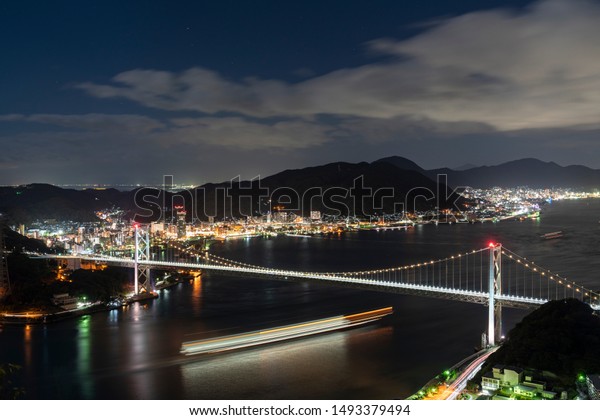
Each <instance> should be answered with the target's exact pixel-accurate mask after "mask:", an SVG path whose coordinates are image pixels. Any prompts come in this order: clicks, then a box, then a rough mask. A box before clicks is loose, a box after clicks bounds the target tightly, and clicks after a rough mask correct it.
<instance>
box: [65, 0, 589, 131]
mask: <svg viewBox="0 0 600 420" xmlns="http://www.w3.org/2000/svg"><path fill="white" fill-rule="evenodd" d="M598 39H600V5H599V4H598V3H595V2H591V1H584V0H547V1H542V2H538V3H534V4H533V5H531V6H529V7H527V8H526V9H523V10H520V11H511V10H491V11H482V12H474V13H469V14H465V15H462V16H458V17H454V18H449V19H446V20H443V21H441V22H438V23H436V24H433V25H431V26H428V28H427V29H426V30H424V32H422V33H420V34H418V35H416V36H414V37H413V38H410V39H407V40H401V41H397V40H392V39H380V40H374V41H372V42H370V43H368V44H367V46H368V48H369V49H370V50H371V51H375V52H377V53H380V54H386V55H388V56H391V57H392V60H391V61H390V60H384V61H382V62H377V63H373V64H369V65H364V66H361V67H355V68H344V69H339V70H337V71H333V72H331V73H329V74H325V75H322V76H318V77H313V78H310V79H307V80H304V81H301V82H298V83H289V82H286V81H283V80H265V79H259V78H255V77H248V78H245V79H243V80H239V81H234V80H229V79H226V78H225V77H223V76H221V75H220V74H219V73H217V72H215V71H211V70H207V69H204V68H192V69H189V70H186V71H183V72H180V73H175V72H168V71H157V70H142V69H137V70H130V71H126V72H123V73H120V74H118V75H117V76H115V77H114V78H113V79H112V81H111V83H108V84H96V83H91V82H86V83H81V84H79V85H77V86H78V88H80V89H82V90H84V91H86V92H87V93H89V94H91V95H93V96H96V97H99V98H127V99H130V100H132V101H135V102H137V103H139V104H142V105H144V106H146V107H151V108H159V109H164V110H170V111H197V112H201V113H207V114H217V113H219V112H229V113H237V114H241V115H245V116H252V117H256V118H266V117H297V118H308V117H312V116H314V115H319V114H330V115H338V116H346V115H348V116H354V117H363V118H379V119H385V118H396V117H402V116H407V115H409V116H416V117H419V118H428V119H432V120H438V121H446V122H465V121H472V122H477V123H483V124H486V125H490V126H493V127H495V128H497V129H499V130H517V129H527V128H549V127H562V126H572V125H577V124H593V123H597V122H598V120H600V112H599V111H598V110H599V109H600V49H598V45H597V40H598Z"/></svg>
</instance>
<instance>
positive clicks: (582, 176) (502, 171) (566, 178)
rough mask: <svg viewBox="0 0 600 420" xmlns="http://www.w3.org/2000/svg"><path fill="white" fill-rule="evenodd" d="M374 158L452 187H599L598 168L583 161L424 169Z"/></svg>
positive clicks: (395, 158) (399, 160)
mask: <svg viewBox="0 0 600 420" xmlns="http://www.w3.org/2000/svg"><path fill="white" fill-rule="evenodd" d="M376 162H387V163H391V164H392V165H395V166H397V167H398V168H401V169H405V170H411V171H416V172H419V173H421V174H423V175H425V176H427V177H429V178H430V179H436V177H437V175H438V174H445V175H447V176H448V184H449V185H451V186H453V187H459V186H470V187H475V188H491V187H517V186H528V187H531V188H551V187H563V188H564V187H568V188H600V170H598V169H591V168H588V167H587V166H582V165H569V166H560V165H558V164H557V163H554V162H543V161H541V160H539V159H533V158H526V159H519V160H514V161H510V162H506V163H502V164H499V165H494V166H476V167H470V166H471V165H468V166H466V167H467V169H463V170H457V169H450V168H438V169H429V170H426V169H423V168H421V167H420V166H419V165H417V164H416V163H414V162H413V161H411V160H408V159H406V158H403V157H400V156H390V157H386V158H383V159H379V160H378V161H376Z"/></svg>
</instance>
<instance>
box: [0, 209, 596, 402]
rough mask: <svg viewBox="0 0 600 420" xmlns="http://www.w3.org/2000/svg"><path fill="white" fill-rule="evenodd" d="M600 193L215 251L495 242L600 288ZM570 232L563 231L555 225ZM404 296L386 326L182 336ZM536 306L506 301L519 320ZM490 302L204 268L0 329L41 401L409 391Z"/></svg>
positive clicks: (455, 247)
mask: <svg viewBox="0 0 600 420" xmlns="http://www.w3.org/2000/svg"><path fill="white" fill-rule="evenodd" d="M599 219H600V200H586V201H578V202H562V203H554V204H552V205H551V206H548V207H547V208H546V209H545V211H544V213H543V214H542V217H541V219H540V220H527V221H525V222H505V223H497V224H492V223H487V224H476V225H452V226H446V225H443V226H442V225H440V226H437V227H436V226H420V227H417V228H415V229H412V230H409V231H406V232H404V231H400V232H399V231H389V232H357V233H349V234H344V235H341V236H339V237H338V236H335V237H329V238H321V237H315V238H291V237H283V238H276V239H259V238H256V239H250V240H246V239H239V240H232V241H227V242H225V243H223V244H219V245H217V246H215V248H214V249H213V252H214V253H216V254H219V255H223V256H227V257H229V258H232V259H237V260H241V261H247V262H251V263H256V264H261V265H267V266H273V267H282V268H283V267H285V268H297V269H301V270H315V271H317V270H324V271H325V270H331V271H347V270H354V269H367V268H377V267H387V266H394V265H400V264H405V263H410V262H417V261H421V260H424V259H431V258H438V257H445V256H448V255H452V254H455V253H458V252H461V251H465V250H471V249H474V248H481V247H483V246H485V244H486V243H487V242H488V241H490V240H495V241H500V242H502V243H503V244H504V245H505V246H506V247H508V248H509V249H511V250H513V251H515V252H517V253H519V254H521V255H524V256H527V257H529V258H530V259H531V260H533V261H535V262H536V263H538V264H540V265H541V266H545V267H548V268H550V269H552V270H554V271H555V272H558V273H560V274H562V275H565V276H567V277H568V278H569V279H571V280H573V281H576V282H579V283H581V284H583V285H586V286H589V287H595V288H600V279H599V276H598V273H600V258H599V256H600V242H599V241H598V237H599V236H598V235H599V233H600V224H599V223H598V221H599ZM555 230H563V231H565V236H564V237H563V238H561V239H558V240H553V241H544V240H541V239H540V238H539V236H540V235H541V234H543V233H547V232H552V231H555ZM387 305H392V306H394V308H395V311H396V312H395V314H394V315H393V316H392V318H391V319H389V321H388V322H387V323H384V324H382V325H373V326H369V327H365V328H359V329H354V330H350V331H344V332H336V333H331V334H327V335H322V336H316V337H311V338H305V339H301V340H296V341H292V342H287V343H281V344H274V345H270V346H267V347H260V348H254V349H247V350H243V351H236V352H231V353H223V354H219V355H213V356H199V357H195V358H194V357H192V358H189V357H188V358H184V357H183V356H180V354H179V349H180V346H181V343H182V342H183V341H188V340H191V339H197V338H203V337H211V336H219V335H226V334H231V333H237V332H241V331H250V330H254V329H258V328H265V327H269V326H276V325H282V324H287V323H292V322H299V321H303V320H310V319H316V318H320V317H325V316H331V315H338V314H343V313H352V312H356V311H360V310H364V309H369V308H375V307H381V306H387ZM525 314H526V312H524V311H519V310H505V327H506V328H510V327H511V326H513V325H514V324H515V323H516V322H518V321H519V320H520V319H521V318H522V317H523V316H524V315H525ZM486 322H487V321H486V308H485V307H484V306H480V305H475V304H468V303H459V302H451V301H444V300H438V299H429V298H421V297H414V296H400V295H392V294H384V293H375V292H365V291H359V290H353V289H343V288H330V287H319V286H315V285H307V284H301V283H287V282H281V281H267V280H264V279H253V278H243V277H226V276H221V275H217V274H205V275H204V276H203V277H202V280H197V281H195V282H192V283H189V284H180V285H178V286H177V287H175V288H173V289H170V290H165V291H163V292H161V296H160V299H158V300H155V301H153V302H150V303H148V304H143V305H140V304H136V305H133V306H130V307H129V308H126V309H122V310H113V311H110V312H103V313H98V314H94V315H88V316H85V317H82V318H78V319H73V320H68V321H64V322H61V323H56V324H51V325H35V326H31V327H27V328H25V327H17V326H4V327H0V328H1V329H0V362H4V363H7V362H10V363H16V364H19V365H21V366H23V369H22V371H21V374H20V380H21V382H22V384H23V386H24V387H25V389H26V397H27V398H32V399H79V398H94V399H105V398H107V399H108V398H110V399H132V398H144V399H180V398H183V399H279V398H286V399H321V398H330V399H346V398H347V399H371V398H402V397H406V396H408V395H410V394H411V393H412V392H414V391H415V390H417V389H418V388H419V387H420V385H422V384H423V383H425V382H426V381H427V380H429V379H430V378H431V377H433V376H434V375H436V374H437V373H438V372H440V371H442V370H444V369H445V368H447V367H448V366H451V365H452V364H454V363H455V362H457V361H458V360H460V359H462V358H463V357H465V356H467V355H469V354H470V353H471V352H472V351H473V348H474V346H476V345H477V344H478V342H479V340H480V335H481V333H482V332H483V331H484V330H485V327H486Z"/></svg>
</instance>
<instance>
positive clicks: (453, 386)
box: [429, 347, 498, 400]
mask: <svg viewBox="0 0 600 420" xmlns="http://www.w3.org/2000/svg"><path fill="white" fill-rule="evenodd" d="M496 350H498V347H492V348H490V349H488V351H486V352H485V353H484V354H482V355H481V356H479V357H477V358H476V359H475V360H473V361H472V362H471V363H469V364H468V365H467V366H466V367H465V368H464V369H462V370H461V372H460V373H459V374H458V376H457V377H456V379H454V381H452V383H450V384H448V385H447V386H446V387H445V388H443V389H442V387H440V388H439V390H438V393H437V394H435V395H434V396H432V397H431V398H429V399H432V400H455V399H456V398H457V397H458V396H459V395H460V393H461V392H462V390H463V389H465V387H466V386H467V381H468V380H469V379H471V378H473V376H475V374H476V373H477V372H478V371H479V369H481V366H482V365H483V363H484V362H485V361H486V360H487V358H488V357H490V355H491V354H492V353H494V352H495V351H496Z"/></svg>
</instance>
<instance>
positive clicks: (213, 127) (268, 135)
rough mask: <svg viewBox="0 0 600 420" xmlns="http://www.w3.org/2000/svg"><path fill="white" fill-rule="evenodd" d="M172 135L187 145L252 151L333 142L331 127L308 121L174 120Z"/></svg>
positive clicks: (300, 147)
mask: <svg viewBox="0 0 600 420" xmlns="http://www.w3.org/2000/svg"><path fill="white" fill-rule="evenodd" d="M171 121H172V123H173V124H174V126H175V128H174V130H173V131H172V133H171V134H173V135H174V136H176V137H177V138H178V139H179V140H180V141H185V142H187V143H198V142H199V143H204V144H213V145H219V146H226V147H233V148H241V149H245V150H250V149H264V148H268V147H274V148H283V149H303V148H308V147H313V146H318V145H321V144H323V143H325V142H327V141H329V140H330V137H329V135H328V133H329V132H330V131H331V130H332V128H331V127H330V126H328V125H322V124H317V123H310V122H306V121H296V120H292V121H280V122H276V123H258V122H253V121H247V120H244V119H243V118H239V117H222V118H209V117H207V118H175V119H172V120H171Z"/></svg>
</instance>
